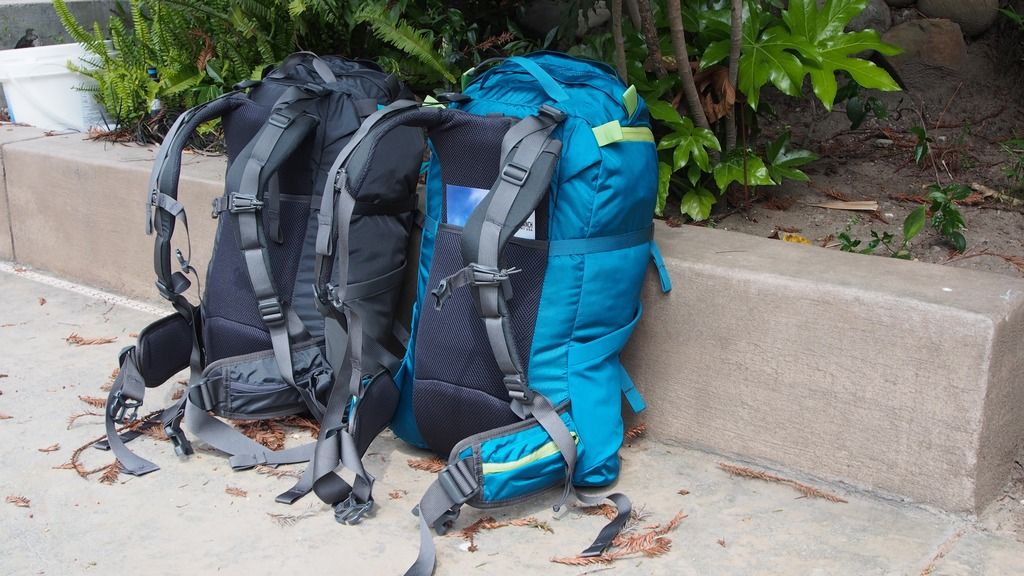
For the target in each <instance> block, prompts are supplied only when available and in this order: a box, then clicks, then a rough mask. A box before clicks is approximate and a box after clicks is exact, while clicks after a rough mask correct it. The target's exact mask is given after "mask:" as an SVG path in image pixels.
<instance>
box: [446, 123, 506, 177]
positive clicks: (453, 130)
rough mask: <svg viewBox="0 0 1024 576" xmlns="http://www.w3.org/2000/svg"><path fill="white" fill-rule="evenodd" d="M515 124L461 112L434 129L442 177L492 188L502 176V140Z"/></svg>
mask: <svg viewBox="0 0 1024 576" xmlns="http://www.w3.org/2000/svg"><path fill="white" fill-rule="evenodd" d="M511 125H512V119H511V118H493V117H488V116H473V115H471V114H458V115H452V116H451V117H450V120H449V121H447V122H445V123H444V124H442V125H441V126H439V127H438V128H437V129H436V130H433V131H431V133H430V140H431V141H432V142H433V144H434V150H435V151H436V152H437V158H438V160H439V161H440V163H441V178H442V180H444V182H445V183H446V184H457V185H459V186H471V187H473V188H483V189H485V190H490V188H491V185H492V184H494V181H495V180H496V179H497V178H498V165H499V164H500V162H501V139H502V138H503V137H504V136H505V132H508V129H509V127H510V126H511Z"/></svg>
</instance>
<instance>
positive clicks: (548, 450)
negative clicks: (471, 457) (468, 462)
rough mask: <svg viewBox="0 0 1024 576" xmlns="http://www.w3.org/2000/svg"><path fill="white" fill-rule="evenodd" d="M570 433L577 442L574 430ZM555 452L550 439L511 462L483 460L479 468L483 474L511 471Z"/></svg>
mask: <svg viewBox="0 0 1024 576" xmlns="http://www.w3.org/2000/svg"><path fill="white" fill-rule="evenodd" d="M571 434H572V439H573V441H574V442H576V444H579V443H580V439H579V436H577V435H576V433H575V432H572V433H571ZM555 454H558V445H557V444H555V442H554V440H552V441H551V442H548V443H547V444H544V445H543V446H541V447H540V448H537V449H536V450H534V451H533V452H531V453H529V454H527V455H526V456H523V457H522V458H520V459H518V460H513V461H511V462H484V463H483V465H482V466H481V468H482V471H483V473H484V474H500V473H501V472H511V471H512V470H516V469H518V468H522V467H523V466H527V465H529V464H533V463H534V462H537V461H538V460H543V459H544V458H547V457H548V456H554V455H555Z"/></svg>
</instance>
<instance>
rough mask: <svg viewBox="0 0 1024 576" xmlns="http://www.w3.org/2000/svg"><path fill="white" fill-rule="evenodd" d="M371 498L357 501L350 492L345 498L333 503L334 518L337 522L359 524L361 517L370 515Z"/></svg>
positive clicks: (349, 524) (350, 524)
mask: <svg viewBox="0 0 1024 576" xmlns="http://www.w3.org/2000/svg"><path fill="white" fill-rule="evenodd" d="M373 506H374V504H373V499H372V498H371V499H370V500H368V501H366V502H357V501H356V500H355V497H354V496H352V495H351V494H350V495H349V497H348V498H346V499H345V500H343V501H341V502H338V503H337V504H335V505H334V519H335V520H337V521H338V523H339V524H346V525H348V526H353V525H355V524H359V523H360V522H361V521H362V520H363V518H367V517H370V516H372V515H373V514H372V512H373Z"/></svg>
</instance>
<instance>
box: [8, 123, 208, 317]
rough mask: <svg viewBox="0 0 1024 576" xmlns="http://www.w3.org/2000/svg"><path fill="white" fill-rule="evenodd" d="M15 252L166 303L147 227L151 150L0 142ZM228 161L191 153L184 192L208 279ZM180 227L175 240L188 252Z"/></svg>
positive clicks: (73, 141) (196, 256)
mask: <svg viewBox="0 0 1024 576" xmlns="http://www.w3.org/2000/svg"><path fill="white" fill-rule="evenodd" d="M3 150H4V158H3V160H4V165H5V167H6V173H7V174H6V180H7V191H8V196H9V202H10V210H11V222H12V231H13V235H14V239H15V240H14V242H15V246H14V258H15V259H16V260H17V261H19V262H23V263H25V264H30V265H32V266H36V267H39V268H42V269H44V270H48V271H50V272H53V273H55V274H57V275H60V276H63V277H65V278H68V279H73V280H76V281H79V282H83V283H85V284H90V285H93V286H97V287H101V288H105V289H108V290H111V291H114V292H117V293H120V294H124V295H127V296H130V297H133V298H140V299H144V300H149V301H160V298H159V296H158V295H157V293H156V289H155V288H154V285H153V282H154V281H155V278H156V276H155V273H154V272H153V239H152V237H148V236H145V234H144V230H145V228H144V225H145V219H144V216H143V215H144V213H145V207H146V198H147V194H146V187H147V186H148V182H149V172H150V168H151V167H152V162H153V156H154V154H155V152H156V149H155V148H154V147H142V146H134V145H122V144H103V143H97V142H92V141H89V140H85V139H84V137H83V136H82V135H81V134H72V135H67V136H54V137H50V138H45V139H40V140H30V141H27V142H19V143H16V144H9V145H7V146H6V147H4V149H3ZM225 163H226V161H225V159H224V158H221V157H217V158H207V157H203V156H196V155H186V156H185V159H184V161H183V168H182V179H181V184H180V187H179V193H178V196H179V198H180V199H181V201H182V202H183V203H184V204H185V206H186V207H188V215H189V230H190V232H191V237H192V260H193V262H195V264H196V268H197V269H198V270H199V272H200V278H205V267H206V263H207V261H208V260H209V259H210V254H211V252H212V246H213V235H214V232H215V230H216V221H215V220H213V219H211V218H210V216H209V214H210V211H209V207H210V201H211V200H212V199H213V198H215V197H217V196H219V195H220V194H222V193H223V186H224V185H223V176H224V169H225ZM183 232H184V230H183V229H181V226H180V224H179V225H178V230H176V231H175V235H174V240H175V243H176V245H177V246H178V247H179V248H181V250H182V252H183V253H187V249H188V246H187V244H186V242H185V234H184V233H183Z"/></svg>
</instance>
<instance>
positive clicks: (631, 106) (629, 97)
mask: <svg viewBox="0 0 1024 576" xmlns="http://www.w3.org/2000/svg"><path fill="white" fill-rule="evenodd" d="M622 103H623V104H625V106H626V114H629V115H630V116H632V115H633V113H634V112H636V107H637V106H639V105H640V102H639V100H638V99H637V95H636V86H633V85H630V87H629V88H626V91H625V92H623V93H622Z"/></svg>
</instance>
